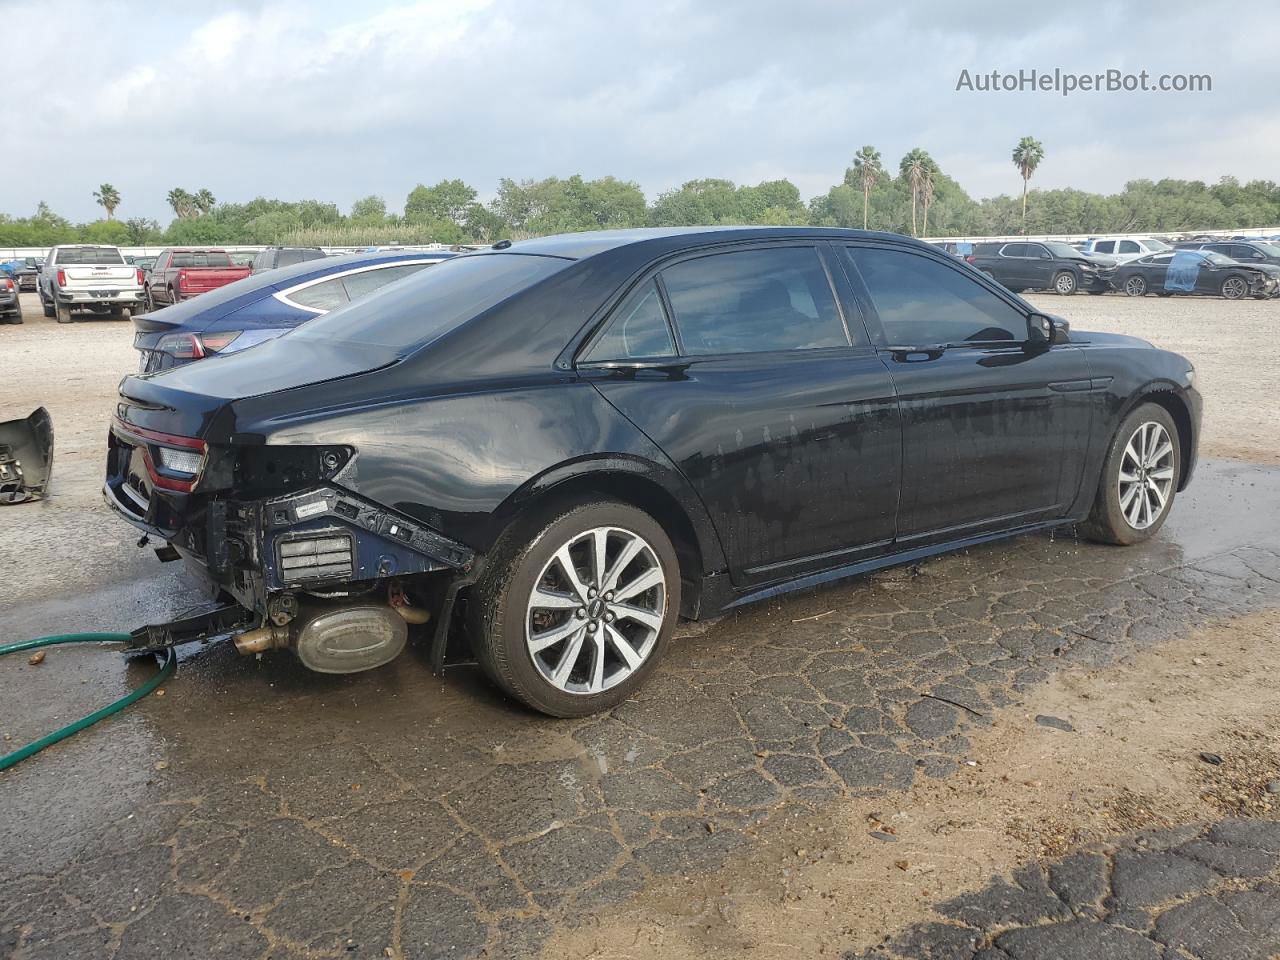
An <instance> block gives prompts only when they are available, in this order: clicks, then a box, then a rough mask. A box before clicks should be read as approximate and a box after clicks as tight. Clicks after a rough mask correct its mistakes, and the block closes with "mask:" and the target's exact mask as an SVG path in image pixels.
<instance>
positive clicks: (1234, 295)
mask: <svg viewBox="0 0 1280 960" xmlns="http://www.w3.org/2000/svg"><path fill="white" fill-rule="evenodd" d="M1248 292H1249V284H1248V283H1247V282H1245V279H1244V277H1227V278H1226V279H1225V280H1223V281H1222V295H1223V297H1225V298H1226V299H1228V300H1241V299H1243V298H1244V296H1245V294H1247V293H1248Z"/></svg>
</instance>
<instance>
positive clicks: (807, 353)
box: [104, 227, 1201, 717]
mask: <svg viewBox="0 0 1280 960" xmlns="http://www.w3.org/2000/svg"><path fill="white" fill-rule="evenodd" d="M268 276H269V275H268ZM1193 377H1194V370H1193V368H1192V365H1191V364H1190V363H1189V362H1188V361H1187V360H1186V359H1185V358H1184V357H1181V356H1178V355H1177V354H1174V353H1170V352H1168V351H1164V350H1159V349H1156V348H1155V347H1153V346H1151V345H1150V344H1149V343H1146V342H1144V341H1141V340H1137V339H1135V338H1133V337H1126V336H1120V335H1115V334H1102V333H1077V332H1076V331H1069V330H1068V329H1067V325H1066V324H1065V322H1064V321H1062V320H1060V319H1058V318H1054V317H1051V316H1049V315H1047V314H1044V313H1041V312H1039V311H1038V310H1036V309H1035V308H1034V307H1032V306H1030V305H1029V304H1027V303H1026V302H1025V301H1023V300H1021V299H1020V298H1018V297H1017V296H1016V295H1014V294H1012V293H1010V292H1009V291H1008V290H1006V289H1004V288H1003V287H1001V286H999V285H998V284H996V283H994V282H993V281H991V280H990V279H989V278H987V277H984V276H982V275H981V274H979V273H977V272H976V271H974V270H972V269H969V268H968V267H966V266H965V265H964V264H962V263H959V262H957V260H956V259H955V258H954V257H951V256H948V255H947V254H945V253H943V252H942V251H940V250H938V249H936V248H934V247H931V246H929V245H928V244H926V243H923V242H921V241H918V240H912V239H908V238H905V237H901V236H896V235H890V234H880V233H868V232H864V231H854V230H838V229H834V228H833V229H826V228H804V227H785V228H764V227H752V228H730V229H716V230H706V229H701V230H699V229H646V230H612V231H599V232H594V233H584V234H568V235H562V236H549V237H542V238H539V239H535V240H528V241H524V242H522V243H519V244H515V245H511V244H510V243H509V242H504V243H502V244H499V245H498V246H497V247H495V248H491V249H488V250H484V251H481V252H478V253H474V254H466V255H462V256H458V257H456V258H454V259H452V260H449V261H447V262H445V263H443V264H441V265H440V266H437V267H432V268H431V269H429V270H424V271H422V272H421V273H419V274H418V275H417V276H414V277H410V278H408V279H406V280H404V281H403V282H401V283H397V284H394V285H392V286H389V287H387V288H386V289H384V290H383V291H382V292H380V293H378V294H376V295H374V296H371V297H367V298H365V299H363V300H360V301H358V302H356V303H352V304H350V305H349V306H346V307H344V308H342V309H340V310H334V311H333V312H332V313H329V314H328V315H326V316H324V317H320V318H319V319H317V320H315V321H314V322H312V323H309V324H307V325H305V326H304V327H302V328H301V329H300V330H297V331H296V332H295V333H293V334H290V335H289V336H287V337H285V338H282V339H280V340H276V341H272V342H270V343H265V344H262V345H261V346H260V347H256V348H254V349H252V350H248V351H245V352H243V353H240V354H238V355H236V356H232V357H228V358H226V359H224V360H217V361H213V362H210V363H198V364H191V365H189V366H186V367H183V368H182V369H179V370H173V371H170V372H168V373H165V374H161V375H159V376H130V377H126V378H125V379H124V380H123V381H122V382H121V384H120V391H119V397H118V403H117V405H116V417H115V420H114V422H113V424H112V428H111V432H110V436H109V438H108V449H107V458H106V460H107V462H106V477H105V481H106V482H105V486H104V495H105V497H106V500H107V503H108V504H109V505H110V506H111V507H112V508H113V509H114V510H115V511H117V513H118V514H119V515H120V516H121V517H122V518H123V519H125V520H127V521H128V522H129V523H131V524H133V525H134V526H135V527H137V528H139V529H140V530H142V531H145V532H146V533H148V534H149V535H150V536H151V537H153V538H155V539H157V540H163V541H167V542H169V543H170V544H172V546H173V548H174V549H175V550H176V551H177V552H178V554H179V555H180V556H182V557H183V558H184V559H186V560H187V561H188V562H189V564H190V567H191V569H192V570H193V571H194V572H196V573H197V574H198V575H199V576H201V577H202V578H203V579H204V580H206V582H208V583H209V584H210V586H211V588H212V593H214V594H218V593H221V595H222V596H224V597H226V598H227V606H226V607H224V608H223V610H222V611H221V612H219V613H218V614H217V616H218V619H219V622H220V623H221V624H223V625H224V626H223V630H224V632H225V631H226V629H227V628H226V626H225V624H227V623H234V624H239V625H240V626H239V627H238V628H236V632H237V635H236V637H235V645H236V648H237V649H238V650H239V651H240V652H241V653H243V654H251V655H252V654H257V653H259V652H264V651H270V650H274V649H276V648H287V649H291V650H292V651H293V652H294V653H296V654H297V655H298V657H299V658H300V659H301V660H302V662H303V663H304V664H305V665H307V666H308V667H310V668H311V669H314V670H320V671H327V672H333V673H344V672H354V671H357V670H365V669H371V668H373V667H377V666H380V665H381V664H384V663H386V662H388V661H389V660H391V659H392V658H394V657H395V656H397V655H398V654H399V653H400V652H401V651H402V650H403V649H404V647H405V644H406V640H407V635H408V632H409V631H410V630H413V629H415V627H412V626H410V625H409V624H414V625H417V624H422V623H423V622H424V621H425V620H426V619H427V617H428V616H430V622H431V624H433V625H435V624H439V625H440V629H438V630H437V631H436V633H435V634H434V638H433V639H432V640H431V641H430V656H431V658H432V662H433V663H435V664H437V665H438V664H439V663H441V662H442V661H443V658H444V656H445V653H446V650H447V647H446V643H447V641H448V640H449V639H450V638H449V628H450V626H451V625H453V624H455V623H457V624H459V625H461V624H467V625H468V626H469V629H468V631H467V638H468V639H469V641H470V645H471V648H472V652H473V653H474V654H475V656H476V658H477V659H478V661H479V663H480V665H481V666H482V667H483V669H484V670H485V671H486V672H487V673H488V675H489V676H490V678H491V679H492V680H493V681H494V682H495V683H496V684H497V685H498V686H499V687H500V688H501V689H503V690H504V691H505V692H506V693H507V694H509V695H510V696H512V697H513V698H515V699H517V700H519V701H521V702H523V703H525V704H528V705H529V706H531V707H533V708H534V709H537V710H540V711H542V712H544V713H547V714H551V715H553V716H561V717H568V716H575V717H576V716H583V715H586V714H590V713H595V712H597V711H600V710H604V709H607V708H609V707H611V706H614V705H616V704H618V703H620V702H621V701H623V700H625V699H627V698H628V697H630V696H631V695H633V694H634V693H635V692H636V690H637V689H638V688H639V687H641V686H642V685H643V684H644V682H645V680H646V679H647V678H648V677H649V676H650V675H651V674H652V673H653V670H654V668H655V667H656V666H657V664H658V662H659V661H660V659H661V658H662V656H663V654H664V652H665V651H666V648H667V646H668V643H669V641H670V639H671V636H672V633H673V630H674V627H675V622H676V619H677V617H679V616H681V615H683V616H688V617H694V618H708V617H715V616H718V615H720V614H721V613H722V612H723V611H725V610H728V609H735V608H738V607H740V606H742V605H743V604H747V603H751V602H754V601H761V600H766V599H769V598H772V597H775V596H778V595H779V594H782V593H785V592H787V591H792V590H798V589H811V588H813V587H814V586H816V585H818V584H821V583H829V582H832V581H835V580H838V579H840V578H845V577H850V576H854V575H857V574H862V573H866V572H868V571H871V570H875V569H879V568H882V567H887V566H891V565H893V564H897V563H903V562H917V561H919V560H920V559H922V558H923V557H926V556H931V555H934V554H940V553H944V552H947V551H952V550H957V549H964V548H967V547H970V546H972V545H973V544H976V543H981V542H985V541H988V540H993V539H996V538H1001V537H1009V536H1014V535H1018V534H1023V533H1028V532H1032V531H1039V530H1047V529H1050V528H1053V527H1057V526H1061V525H1063V524H1067V523H1080V524H1082V530H1083V531H1084V532H1085V533H1086V534H1087V535H1088V536H1090V537H1092V538H1094V539H1097V540H1100V541H1103V542H1107V543H1113V544H1134V543H1138V542H1141V541H1144V540H1147V539H1148V538H1150V537H1151V536H1153V535H1154V534H1155V533H1156V532H1157V531H1158V530H1159V529H1160V527H1161V525H1162V524H1163V522H1164V521H1165V519H1166V518H1167V517H1168V515H1169V511H1170V509H1171V508H1172V506H1173V503H1174V498H1175V495H1176V494H1177V493H1178V492H1179V491H1181V490H1182V489H1184V488H1185V487H1186V485H1187V483H1188V481H1189V480H1190V478H1191V475H1192V471H1193V468H1194V464H1195V461H1196V449H1197V437H1198V433H1199V424H1200V410H1201V401H1200V397H1199V394H1198V393H1197V391H1196V389H1195V387H1194V385H1193ZM819 489H821V490H823V491H825V492H826V494H827V495H817V493H818V491H819ZM780 518H785V522H783V521H780ZM455 597H458V598H460V599H461V603H460V604H459V605H457V606H455V605H454V598H455ZM453 613H458V614H459V616H458V617H457V618H456V619H455V618H454V617H453V616H452V614H453ZM423 632H424V633H425V632H426V631H423ZM423 639H424V640H426V639H427V637H426V636H424V637H423ZM457 639H459V640H461V639H463V637H462V636H458V638H457ZM356 641H359V642H358V643H357V642H356ZM175 642H176V638H175Z"/></svg>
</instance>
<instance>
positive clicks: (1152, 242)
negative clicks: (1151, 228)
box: [1138, 237, 1173, 250]
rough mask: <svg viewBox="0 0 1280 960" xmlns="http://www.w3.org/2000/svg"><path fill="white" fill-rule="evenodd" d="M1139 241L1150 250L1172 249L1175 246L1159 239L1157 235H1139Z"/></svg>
mask: <svg viewBox="0 0 1280 960" xmlns="http://www.w3.org/2000/svg"><path fill="white" fill-rule="evenodd" d="M1138 242H1139V243H1141V244H1143V245H1144V246H1146V248H1147V249H1148V250H1172V249H1173V247H1171V246H1169V244H1167V243H1165V242H1164V241H1163V240H1157V239H1155V237H1138Z"/></svg>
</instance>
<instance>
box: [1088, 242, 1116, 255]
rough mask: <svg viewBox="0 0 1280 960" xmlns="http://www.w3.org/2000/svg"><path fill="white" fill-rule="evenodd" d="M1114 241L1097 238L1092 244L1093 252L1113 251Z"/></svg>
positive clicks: (1114, 247)
mask: <svg viewBox="0 0 1280 960" xmlns="http://www.w3.org/2000/svg"><path fill="white" fill-rule="evenodd" d="M1115 249H1116V242H1115V241H1114V240H1099V241H1098V242H1097V243H1095V244H1094V245H1093V252H1094V253H1115Z"/></svg>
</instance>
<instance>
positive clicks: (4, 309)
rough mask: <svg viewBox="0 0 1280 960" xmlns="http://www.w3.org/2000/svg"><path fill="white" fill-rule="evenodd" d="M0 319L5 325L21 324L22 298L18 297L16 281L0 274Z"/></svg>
mask: <svg viewBox="0 0 1280 960" xmlns="http://www.w3.org/2000/svg"><path fill="white" fill-rule="evenodd" d="M0 319H3V320H4V322H6V323H21V322H22V298H21V297H19V296H18V281H16V280H14V279H13V277H11V276H9V275H8V274H4V273H0Z"/></svg>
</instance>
